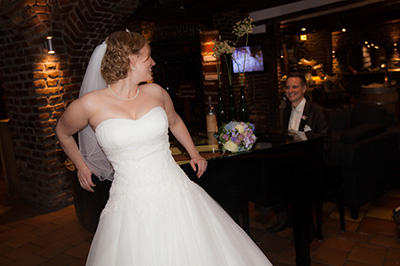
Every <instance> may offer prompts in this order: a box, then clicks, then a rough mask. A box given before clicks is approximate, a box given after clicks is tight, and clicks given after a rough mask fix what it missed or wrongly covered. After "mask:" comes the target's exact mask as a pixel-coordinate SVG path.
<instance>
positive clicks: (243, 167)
mask: <svg viewBox="0 0 400 266" xmlns="http://www.w3.org/2000/svg"><path fill="white" fill-rule="evenodd" d="M192 136H193V140H194V142H195V145H196V147H197V148H198V150H199V151H200V153H201V154H202V156H204V157H205V158H206V159H207V160H208V169H207V171H206V172H205V174H204V175H203V176H202V177H201V178H200V179H199V178H197V177H196V174H195V172H194V171H193V170H192V168H191V167H190V165H189V163H188V162H189V156H188V154H186V153H185V151H184V149H183V148H182V147H180V146H179V144H178V143H177V142H175V141H174V140H172V141H171V152H172V154H173V156H174V158H175V160H176V161H177V163H178V164H179V165H180V166H181V168H182V169H183V170H184V171H185V173H186V174H187V175H188V176H189V178H190V179H191V180H193V181H194V182H196V183H197V184H199V185H200V186H201V187H203V188H204V189H205V190H206V191H207V193H208V194H209V195H210V196H211V197H213V198H214V199H215V200H216V201H217V202H218V203H219V204H220V205H221V206H222V207H223V208H224V209H225V210H226V211H227V212H228V213H229V214H230V215H231V217H232V218H233V219H234V220H235V221H236V222H237V223H238V224H239V225H240V226H241V227H242V228H243V229H244V230H245V231H246V232H249V210H248V206H249V205H248V204H249V201H253V202H256V203H258V204H261V205H263V206H266V207H269V206H273V205H274V204H276V203H277V202H278V203H279V202H280V201H282V200H283V201H285V202H287V203H288V204H289V205H290V207H291V213H292V219H293V234H294V242H295V249H296V265H310V264H311V260H310V242H311V219H312V218H311V215H312V203H313V201H314V200H315V195H316V193H315V192H316V190H317V184H319V181H318V180H319V179H320V177H321V171H322V166H323V159H322V158H323V137H322V136H319V135H312V134H307V136H306V139H305V138H304V136H303V137H302V138H300V137H299V136H297V135H294V136H290V137H289V136H287V135H284V134H274V135H268V136H267V135H258V136H257V137H258V140H257V143H256V145H255V146H254V147H253V149H252V150H250V151H248V152H241V153H236V154H232V153H229V152H226V153H223V152H221V151H220V150H219V149H218V144H217V143H215V139H213V137H210V135H208V136H207V135H206V134H196V135H192ZM72 179H73V180H74V181H73V188H74V189H73V190H74V200H75V209H76V214H77V217H78V219H79V221H80V223H81V224H82V226H83V227H84V228H85V229H86V230H88V231H89V232H91V233H94V232H95V230H96V227H97V224H98V219H99V216H100V213H101V210H102V209H103V208H104V206H105V204H106V202H107V200H108V196H109V189H110V186H111V182H109V181H103V182H100V181H98V179H97V178H96V177H95V176H93V181H94V182H95V183H96V188H95V193H90V192H87V191H86V190H83V189H81V187H80V186H79V183H78V181H77V178H72Z"/></svg>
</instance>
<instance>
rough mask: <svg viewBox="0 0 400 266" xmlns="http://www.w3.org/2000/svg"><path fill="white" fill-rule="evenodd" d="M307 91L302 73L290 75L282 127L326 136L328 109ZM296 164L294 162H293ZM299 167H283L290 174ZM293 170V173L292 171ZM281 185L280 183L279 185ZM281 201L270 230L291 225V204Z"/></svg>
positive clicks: (327, 146) (274, 230) (296, 172)
mask: <svg viewBox="0 0 400 266" xmlns="http://www.w3.org/2000/svg"><path fill="white" fill-rule="evenodd" d="M306 91H307V81H306V79H305V77H304V75H302V74H301V73H298V72H293V73H290V74H289V75H288V78H287V80H286V97H287V99H288V100H289V101H290V104H289V105H288V106H287V107H286V108H285V109H284V110H283V117H282V120H283V121H282V127H283V128H282V129H283V131H284V132H292V133H294V134H296V133H297V134H300V133H303V132H313V133H317V134H321V135H325V136H330V134H331V131H330V126H329V119H328V113H327V111H326V110H325V109H324V108H323V107H321V106H320V105H318V104H316V103H313V102H311V101H309V100H307V99H306V98H305V96H304V95H305V93H306ZM324 150H325V153H327V152H328V150H329V141H328V142H326V143H325V146H324ZM291 165H292V166H294V165H293V164H291ZM292 168H297V167H290V169H289V168H287V167H282V168H281V169H286V171H290V174H289V175H300V174H301V173H299V172H298V171H299V169H292ZM292 172H293V173H292ZM279 186H280V185H278V187H279ZM279 200H280V201H281V203H279V204H276V205H275V206H273V207H272V208H273V210H274V212H275V215H276V217H277V220H278V223H277V224H275V225H273V226H272V227H270V228H268V231H269V232H280V231H282V230H283V229H285V228H286V227H290V226H291V219H290V210H289V206H288V205H287V204H286V203H285V200H284V199H282V198H281V199H277V201H279Z"/></svg>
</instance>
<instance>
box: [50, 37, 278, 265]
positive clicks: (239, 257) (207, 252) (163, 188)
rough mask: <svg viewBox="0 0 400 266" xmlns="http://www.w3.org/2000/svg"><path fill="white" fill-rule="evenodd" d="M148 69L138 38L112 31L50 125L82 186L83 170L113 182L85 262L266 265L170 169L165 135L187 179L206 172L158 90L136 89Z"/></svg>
mask: <svg viewBox="0 0 400 266" xmlns="http://www.w3.org/2000/svg"><path fill="white" fill-rule="evenodd" d="M154 65H155V63H154V61H153V59H152V58H151V51H150V47H149V44H148V42H147V41H146V39H145V38H144V37H143V36H142V35H140V34H138V33H133V32H125V31H118V32H114V33H112V34H111V35H110V36H109V37H108V38H107V39H106V41H105V42H103V44H101V45H99V46H98V47H97V48H96V49H95V51H94V53H93V55H92V57H91V59H90V62H89V65H88V69H87V70H86V74H85V77H84V80H83V83H82V87H81V92H80V98H79V99H77V100H75V101H74V102H72V103H71V104H70V105H69V107H68V108H67V110H66V111H65V112H64V114H63V115H62V117H61V118H60V120H59V122H58V124H57V127H56V134H57V136H58V139H59V140H60V144H61V146H62V148H63V149H64V151H65V153H66V154H67V155H68V156H69V157H70V159H71V160H72V161H73V162H74V164H75V166H76V168H77V176H78V179H79V183H80V184H81V186H82V188H83V189H86V190H87V191H90V192H94V189H95V184H94V183H93V182H92V179H91V175H92V173H94V174H95V175H96V176H98V177H99V178H100V179H101V180H105V179H108V180H113V182H112V186H111V189H110V198H109V200H108V202H107V204H106V206H105V208H104V210H103V211H102V213H101V216H100V220H99V225H98V228H97V231H96V233H95V235H94V238H93V241H92V245H91V247H90V251H89V255H88V259H87V265H96V266H98V265H107V266H110V265H118V266H120V265H129V266H132V265H138V266H150V265H154V266H160V265H170V266H189V265H191V266H192V265H199V266H222V265H229V266H233V265H237V266H248V265H271V263H270V262H269V260H268V259H267V258H266V257H265V255H264V254H263V253H262V251H261V250H260V249H259V248H258V247H257V245H256V244H255V243H254V242H253V241H252V240H251V239H250V237H248V236H247V234H246V233H245V232H244V231H243V230H242V229H241V228H240V227H239V226H238V225H237V224H236V223H235V222H234V221H233V220H232V219H231V218H230V217H229V215H228V214H227V213H226V212H225V211H224V210H223V209H222V208H221V207H220V206H219V205H218V204H217V203H216V202H215V201H214V200H213V199H212V198H211V197H209V196H208V194H207V193H206V192H205V191H204V190H203V189H202V188H201V187H199V186H198V185H197V184H195V183H194V182H192V181H191V180H190V179H189V178H188V177H187V176H186V175H185V173H184V172H183V171H182V170H181V168H180V167H179V166H178V165H177V164H176V163H175V161H174V159H173V157H172V155H171V152H170V149H169V141H168V128H169V129H170V130H171V132H172V134H174V136H175V137H176V139H177V140H178V141H179V142H180V143H181V144H182V145H183V146H184V147H185V149H186V150H187V152H188V153H189V155H190V157H191V160H190V165H191V166H192V168H193V170H194V171H197V176H198V177H201V176H202V174H203V173H204V172H205V170H206V168H207V161H206V160H205V159H204V158H203V157H201V155H200V154H199V152H198V151H197V150H196V148H195V146H194V144H193V141H192V139H191V137H190V135H189V132H188V130H187V128H186V126H185V124H184V123H183V121H182V119H181V118H180V117H179V116H178V114H177V113H176V112H175V110H174V106H173V103H172V101H171V98H170V97H169V95H168V93H167V92H166V91H165V90H164V89H162V88H161V87H160V86H158V85H157V84H155V83H146V84H142V83H143V82H147V81H150V80H151V79H152V77H151V68H152V67H153V66H154ZM100 74H101V75H100ZM76 132H80V133H79V148H78V145H77V143H76V142H75V140H74V138H73V135H74V134H75V133H76Z"/></svg>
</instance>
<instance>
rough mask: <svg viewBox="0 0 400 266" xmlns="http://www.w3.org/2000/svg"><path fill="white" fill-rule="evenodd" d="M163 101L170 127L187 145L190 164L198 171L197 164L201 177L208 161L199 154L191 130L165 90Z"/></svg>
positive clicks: (179, 139) (198, 174)
mask: <svg viewBox="0 0 400 266" xmlns="http://www.w3.org/2000/svg"><path fill="white" fill-rule="evenodd" d="M163 101H164V108H165V112H166V114H167V116H168V122H169V129H170V130H171V132H172V134H174V136H175V138H176V139H177V140H178V141H179V143H181V144H182V146H183V147H185V149H186V151H187V152H188V153H189V155H190V158H191V160H190V165H191V166H192V168H193V170H194V171H196V165H197V177H201V176H202V175H203V173H204V172H205V171H206V169H207V161H206V160H205V159H204V158H203V157H202V156H201V155H200V154H199V152H198V151H197V149H196V147H195V146H194V143H193V140H192V137H191V136H190V134H189V131H188V129H187V127H186V125H185V123H184V122H183V121H182V119H181V117H180V116H179V115H178V114H177V113H176V112H175V108H174V105H173V103H172V100H171V98H170V97H169V95H168V93H167V92H166V91H164V90H163Z"/></svg>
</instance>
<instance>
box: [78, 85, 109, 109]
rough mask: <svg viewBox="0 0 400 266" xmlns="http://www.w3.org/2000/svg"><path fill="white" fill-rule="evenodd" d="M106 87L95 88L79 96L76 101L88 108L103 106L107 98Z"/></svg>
mask: <svg viewBox="0 0 400 266" xmlns="http://www.w3.org/2000/svg"><path fill="white" fill-rule="evenodd" d="M105 95H106V89H100V90H95V91H91V92H88V93H86V94H85V95H83V96H81V97H79V98H78V99H76V100H75V101H74V102H75V103H76V104H78V105H84V106H85V107H86V108H90V109H92V108H96V106H101V105H102V104H103V102H104V101H105V100H106V97H105Z"/></svg>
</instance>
